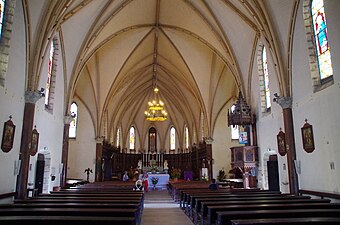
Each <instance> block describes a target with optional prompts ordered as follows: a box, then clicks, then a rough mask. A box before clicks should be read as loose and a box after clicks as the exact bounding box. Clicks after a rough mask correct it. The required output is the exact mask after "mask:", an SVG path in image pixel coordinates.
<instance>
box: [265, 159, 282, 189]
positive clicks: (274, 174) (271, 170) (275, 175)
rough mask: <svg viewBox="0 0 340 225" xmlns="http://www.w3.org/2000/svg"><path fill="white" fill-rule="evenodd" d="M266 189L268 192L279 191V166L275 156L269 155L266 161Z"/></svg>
mask: <svg viewBox="0 0 340 225" xmlns="http://www.w3.org/2000/svg"><path fill="white" fill-rule="evenodd" d="M267 171H268V187H269V190H270V191H280V179H279V164H278V161H277V155H270V156H269V161H267Z"/></svg>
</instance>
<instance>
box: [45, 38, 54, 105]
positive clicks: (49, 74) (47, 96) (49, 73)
mask: <svg viewBox="0 0 340 225" xmlns="http://www.w3.org/2000/svg"><path fill="white" fill-rule="evenodd" d="M53 57H54V43H53V41H51V46H50V55H49V58H48V68H47V82H46V89H45V107H46V108H48V106H49V103H50V90H51V78H52V67H53Z"/></svg>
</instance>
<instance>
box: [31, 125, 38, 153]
mask: <svg viewBox="0 0 340 225" xmlns="http://www.w3.org/2000/svg"><path fill="white" fill-rule="evenodd" d="M38 143H39V133H38V131H37V129H36V128H34V130H33V131H32V139H31V148H30V154H31V156H35V154H37V151H38Z"/></svg>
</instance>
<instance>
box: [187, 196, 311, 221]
mask: <svg viewBox="0 0 340 225" xmlns="http://www.w3.org/2000/svg"><path fill="white" fill-rule="evenodd" d="M301 197H302V198H305V199H306V198H308V196H290V195H268V196H266V195H263V196H257V195H228V196H227V195H226V196H216V195H215V196H192V197H191V203H190V205H191V207H187V208H186V209H185V210H186V212H187V214H188V215H189V216H190V217H192V215H193V214H194V211H198V208H199V207H200V205H199V204H200V202H201V201H202V200H203V201H204V200H208V199H209V200H211V201H222V200H229V201H247V200H270V199H272V200H275V199H276V200H277V199H283V198H289V199H290V198H292V199H302V198H301ZM196 203H197V207H196Z"/></svg>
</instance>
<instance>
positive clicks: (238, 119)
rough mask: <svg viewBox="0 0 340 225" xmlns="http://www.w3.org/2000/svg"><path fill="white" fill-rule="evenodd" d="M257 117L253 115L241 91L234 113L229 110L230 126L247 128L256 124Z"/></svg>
mask: <svg viewBox="0 0 340 225" xmlns="http://www.w3.org/2000/svg"><path fill="white" fill-rule="evenodd" d="M255 120H256V116H255V115H254V114H252V112H251V109H250V107H249V106H248V105H247V102H246V101H245V100H244V98H243V96H242V93H241V91H240V92H239V95H238V100H237V101H236V104H235V109H234V110H233V111H231V112H230V111H229V110H228V126H231V125H233V126H236V125H239V126H245V125H251V124H254V123H255Z"/></svg>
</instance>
